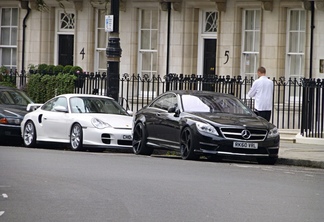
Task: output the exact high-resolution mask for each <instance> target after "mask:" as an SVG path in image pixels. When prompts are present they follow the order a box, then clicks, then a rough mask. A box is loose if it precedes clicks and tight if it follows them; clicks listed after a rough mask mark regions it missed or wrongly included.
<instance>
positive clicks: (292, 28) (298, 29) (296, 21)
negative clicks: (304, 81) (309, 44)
mask: <svg viewBox="0 0 324 222" xmlns="http://www.w3.org/2000/svg"><path fill="white" fill-rule="evenodd" d="M287 21H288V24H287V28H288V30H287V48H286V49H287V54H286V70H287V71H286V73H287V75H288V76H286V77H288V78H289V77H291V78H298V79H299V78H300V77H303V70H304V60H305V59H304V58H305V28H306V12H305V11H304V10H289V12H288V20H287Z"/></svg>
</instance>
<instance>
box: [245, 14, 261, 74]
mask: <svg viewBox="0 0 324 222" xmlns="http://www.w3.org/2000/svg"><path fill="white" fill-rule="evenodd" d="M260 26H261V12H260V10H244V13H243V25H242V27H243V32H242V35H243V36H242V39H243V42H242V68H241V69H242V76H243V77H245V76H246V77H248V78H251V77H253V78H256V70H257V68H258V66H259V51H260V28H261V27H260Z"/></svg>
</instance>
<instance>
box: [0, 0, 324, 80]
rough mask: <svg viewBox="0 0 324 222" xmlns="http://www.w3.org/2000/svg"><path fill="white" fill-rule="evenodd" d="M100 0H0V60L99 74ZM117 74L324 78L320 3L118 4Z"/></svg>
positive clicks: (144, 0) (210, 0) (106, 6)
mask: <svg viewBox="0 0 324 222" xmlns="http://www.w3.org/2000/svg"><path fill="white" fill-rule="evenodd" d="M109 14H110V2H109V0H108V1H105V0H69V1H64V0H63V1H58V0H43V1H41V0H29V1H28V0H20V1H15V0H0V37H1V39H0V66H5V67H7V68H8V69H17V70H18V72H20V71H21V70H28V68H29V66H31V65H37V64H42V63H46V64H53V65H58V64H61V65H68V64H69V65H75V66H80V67H82V68H83V69H84V71H100V72H106V71H107V57H106V48H107V43H108V38H109V34H110V33H109V32H106V30H105V22H106V20H105V16H106V15H109ZM119 25H120V26H119V37H120V44H121V49H122V55H121V58H120V73H129V74H140V75H145V74H147V75H148V76H152V75H161V76H164V75H165V74H167V73H177V74H180V73H182V74H188V75H190V74H198V75H203V76H204V75H220V76H225V75H230V76H238V75H241V76H242V77H245V76H247V77H256V70H257V68H258V67H259V66H264V67H266V68H267V74H268V76H270V77H276V78H278V77H286V78H288V77H292V78H300V77H307V78H309V77H311V78H323V77H324V44H323V42H324V29H323V27H324V0H315V1H301V0H284V1H282V0H281V1H280V0H120V12H119Z"/></svg>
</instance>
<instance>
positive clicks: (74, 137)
mask: <svg viewBox="0 0 324 222" xmlns="http://www.w3.org/2000/svg"><path fill="white" fill-rule="evenodd" d="M82 140H83V135H82V127H81V125H80V124H79V123H75V124H74V125H73V126H72V129H71V136H70V146H71V150H75V151H80V150H83V146H82Z"/></svg>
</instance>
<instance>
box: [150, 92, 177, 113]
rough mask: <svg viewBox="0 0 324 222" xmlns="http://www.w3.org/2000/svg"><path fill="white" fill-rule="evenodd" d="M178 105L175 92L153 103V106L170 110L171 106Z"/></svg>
mask: <svg viewBox="0 0 324 222" xmlns="http://www.w3.org/2000/svg"><path fill="white" fill-rule="evenodd" d="M176 106H177V97H176V95H174V94H168V95H165V96H163V97H161V98H159V99H158V100H156V101H155V102H154V103H152V105H151V107H155V108H158V109H163V110H168V109H169V108H170V107H176Z"/></svg>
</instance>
